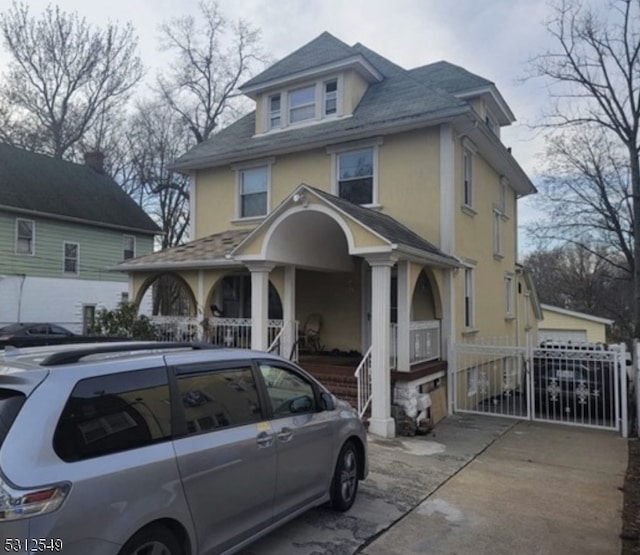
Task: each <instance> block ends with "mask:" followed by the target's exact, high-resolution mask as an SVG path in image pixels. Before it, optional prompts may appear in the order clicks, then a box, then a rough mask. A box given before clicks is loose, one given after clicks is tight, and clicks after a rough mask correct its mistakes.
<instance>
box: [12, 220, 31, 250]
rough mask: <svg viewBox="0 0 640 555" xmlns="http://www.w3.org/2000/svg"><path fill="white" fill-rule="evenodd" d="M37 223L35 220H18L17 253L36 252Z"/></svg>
mask: <svg viewBox="0 0 640 555" xmlns="http://www.w3.org/2000/svg"><path fill="white" fill-rule="evenodd" d="M34 235H35V223H34V222H33V220H23V219H21V218H18V219H17V220H16V254H33V253H34V248H33V244H34Z"/></svg>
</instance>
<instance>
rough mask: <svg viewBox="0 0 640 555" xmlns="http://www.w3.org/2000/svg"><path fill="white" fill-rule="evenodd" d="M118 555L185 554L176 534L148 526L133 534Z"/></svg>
mask: <svg viewBox="0 0 640 555" xmlns="http://www.w3.org/2000/svg"><path fill="white" fill-rule="evenodd" d="M119 555H185V553H184V548H183V547H182V546H181V545H180V542H179V541H178V539H177V538H176V536H175V535H174V534H173V533H172V532H171V531H170V530H167V529H166V528H162V527H160V526H149V527H147V528H143V529H142V530H140V531H138V532H137V533H136V534H134V535H133V536H132V537H131V539H129V541H128V542H127V543H125V544H124V546H123V547H122V549H121V550H120V553H119Z"/></svg>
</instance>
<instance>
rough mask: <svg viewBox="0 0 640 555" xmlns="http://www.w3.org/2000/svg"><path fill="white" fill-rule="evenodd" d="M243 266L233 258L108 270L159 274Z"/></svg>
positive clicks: (124, 264) (121, 267)
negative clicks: (165, 271) (162, 272)
mask: <svg viewBox="0 0 640 555" xmlns="http://www.w3.org/2000/svg"><path fill="white" fill-rule="evenodd" d="M241 266H242V264H240V263H239V262H237V261H235V259H233V258H225V259H219V260H184V261H176V262H170V261H163V262H150V263H148V264H144V263H143V264H127V263H121V264H118V265H117V266H111V267H110V268H107V269H108V270H109V271H111V272H128V273H130V272H149V271H152V272H158V271H163V270H168V271H170V270H177V269H180V270H201V269H203V268H222V267H226V268H235V267H241Z"/></svg>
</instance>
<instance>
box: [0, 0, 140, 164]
mask: <svg viewBox="0 0 640 555" xmlns="http://www.w3.org/2000/svg"><path fill="white" fill-rule="evenodd" d="M0 32H1V33H2V38H3V39H4V45H5V47H6V50H7V52H8V54H9V56H10V61H9V67H8V70H7V72H6V75H5V76H4V82H3V84H2V86H1V87H0V104H1V105H2V109H1V110H0V117H2V120H1V121H0V137H2V138H3V139H4V140H8V141H10V142H13V143H19V145H20V146H24V147H27V148H33V149H37V150H41V151H43V152H47V153H49V154H51V155H53V156H54V157H57V158H63V157H71V155H72V149H73V147H74V145H76V144H77V143H78V142H79V141H80V140H81V139H82V138H83V137H84V136H85V134H86V133H87V130H88V129H90V128H91V127H92V126H93V125H94V124H96V122H98V121H99V120H100V119H101V118H103V119H104V118H105V116H106V115H107V114H109V113H110V112H111V111H112V110H114V109H115V108H116V107H118V106H120V105H122V104H123V103H124V102H125V101H126V100H127V99H128V97H129V95H130V94H131V91H132V89H133V87H134V86H135V85H136V84H137V83H138V81H139V80H140V79H141V77H142V74H143V72H142V64H141V62H140V58H139V57H138V55H137V37H136V35H135V33H134V31H133V27H132V26H131V25H130V24H129V25H126V26H124V27H119V26H117V25H115V24H112V23H109V24H107V25H106V26H105V27H104V28H94V27H92V26H91V25H89V24H88V23H87V21H86V20H85V19H84V18H80V17H79V16H78V14H76V13H67V12H64V11H62V10H61V9H60V8H59V7H51V6H49V7H48V8H47V9H46V10H45V11H44V13H42V14H41V15H40V16H39V17H36V16H32V15H31V14H30V13H29V8H28V6H27V5H26V4H18V3H14V4H13V6H12V7H11V8H10V9H9V10H7V11H6V12H4V13H2V14H1V15H0ZM36 136H37V137H39V138H40V141H41V142H37V141H34V140H33V137H36Z"/></svg>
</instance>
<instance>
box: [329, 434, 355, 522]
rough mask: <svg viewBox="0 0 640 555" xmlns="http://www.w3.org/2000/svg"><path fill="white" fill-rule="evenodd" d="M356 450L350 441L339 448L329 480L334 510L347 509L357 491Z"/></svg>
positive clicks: (350, 505) (342, 510)
mask: <svg viewBox="0 0 640 555" xmlns="http://www.w3.org/2000/svg"><path fill="white" fill-rule="evenodd" d="M358 464H359V463H358V452H357V450H356V447H355V445H354V444H353V442H352V441H348V442H347V443H345V444H344V445H343V447H342V449H341V450H340V455H339V456H338V462H337V463H336V469H335V471H334V473H333V480H332V481H331V507H332V508H333V509H334V510H336V511H341V512H344V511H348V510H349V509H350V508H351V507H352V505H353V503H354V501H355V500H356V494H357V493H358V470H359V468H358Z"/></svg>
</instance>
